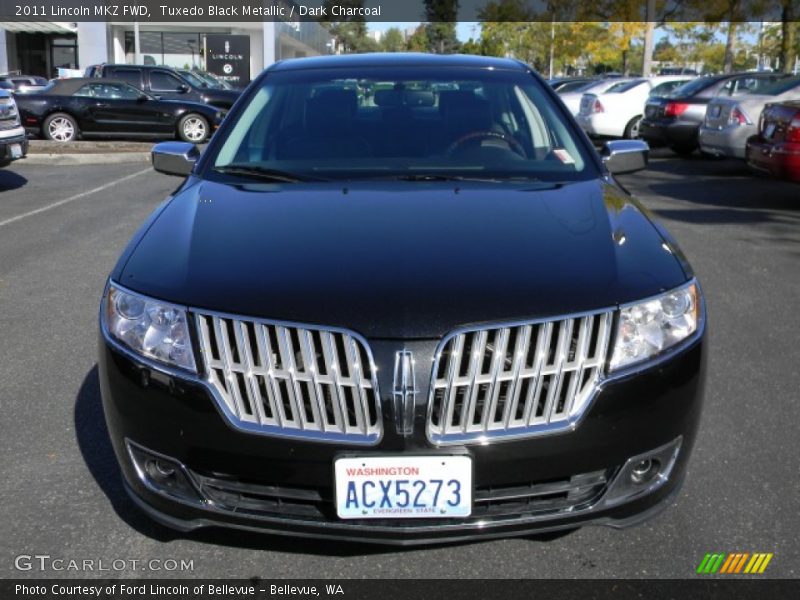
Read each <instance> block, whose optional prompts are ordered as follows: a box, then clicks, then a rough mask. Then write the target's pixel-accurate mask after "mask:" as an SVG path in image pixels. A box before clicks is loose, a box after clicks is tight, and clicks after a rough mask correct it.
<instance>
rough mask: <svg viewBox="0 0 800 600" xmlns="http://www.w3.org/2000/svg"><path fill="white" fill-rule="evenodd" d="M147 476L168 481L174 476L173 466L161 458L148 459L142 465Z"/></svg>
mask: <svg viewBox="0 0 800 600" xmlns="http://www.w3.org/2000/svg"><path fill="white" fill-rule="evenodd" d="M144 469H145V471H146V472H147V475H148V477H150V478H152V479H155V480H156V481H168V480H170V479H174V478H175V467H173V466H172V465H171V464H170V463H168V462H166V461H163V460H161V459H158V458H157V459H156V460H148V461H147V462H146V463H145V467H144Z"/></svg>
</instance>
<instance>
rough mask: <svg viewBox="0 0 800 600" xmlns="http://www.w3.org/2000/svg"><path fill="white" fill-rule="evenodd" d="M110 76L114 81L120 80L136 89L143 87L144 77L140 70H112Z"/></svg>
mask: <svg viewBox="0 0 800 600" xmlns="http://www.w3.org/2000/svg"><path fill="white" fill-rule="evenodd" d="M110 75H111V77H113V78H114V79H120V80H122V81H124V82H125V83H129V84H131V85H132V86H134V87H137V88H141V87H142V76H141V72H140V71H139V70H138V69H111V71H110Z"/></svg>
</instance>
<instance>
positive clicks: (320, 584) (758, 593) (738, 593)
mask: <svg viewBox="0 0 800 600" xmlns="http://www.w3.org/2000/svg"><path fill="white" fill-rule="evenodd" d="M758 597H762V598H769V599H770V600H772V599H775V600H779V599H783V598H800V580H796V579H795V580H789V579H777V580H754V579H746V580H732V579H719V580H708V579H702V580H701V579H678V580H675V579H672V580H670V579H662V580H646V579H574V580H565V579H543V580H537V579H527V580H513V579H510V580H509V579H497V580H495V579H476V580H445V579H430V580H423V579H412V580H400V579H395V580H392V579H368V580H350V579H342V580H308V581H304V580H284V579H271V580H267V579H264V580H261V579H258V578H252V579H242V580H217V581H214V580H203V579H194V580H193V579H164V580H149V581H148V580H133V579H131V580H125V579H122V580H120V579H96V580H91V579H82V580H81V579H62V580H55V579H40V580H9V579H7V580H2V581H0V598H2V599H3V600H10V599H23V598H37V599H45V600H51V599H58V600H90V599H98V598H100V599H103V600H158V599H164V600H167V599H169V600H205V599H206V598H208V599H217V600H219V599H222V598H230V599H237V600H239V599H242V598H252V599H253V600H275V599H288V598H291V599H292V600H319V599H320V598H322V599H325V600H336V599H339V598H341V599H342V600H374V599H375V598H380V599H381V600H424V599H427V598H441V599H447V600H472V599H475V600H486V599H487V598H502V599H503V600H531V599H535V598H581V599H584V600H606V599H607V600H628V599H631V600H633V599H636V600H640V599H641V598H648V599H649V600H659V599H660V598H691V599H692V600H706V599H707V600H712V599H719V598H724V599H725V600H745V599H747V600H750V599H752V598H758Z"/></svg>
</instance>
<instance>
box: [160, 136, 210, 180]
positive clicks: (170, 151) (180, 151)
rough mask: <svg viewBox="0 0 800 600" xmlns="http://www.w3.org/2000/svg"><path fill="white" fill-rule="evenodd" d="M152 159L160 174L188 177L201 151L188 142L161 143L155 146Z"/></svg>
mask: <svg viewBox="0 0 800 600" xmlns="http://www.w3.org/2000/svg"><path fill="white" fill-rule="evenodd" d="M151 157H152V159H153V168H154V169H155V170H156V171H158V172H159V173H165V174H166V175H178V176H180V177H186V176H187V175H189V173H191V172H192V169H193V168H194V165H195V163H196V162H197V159H198V158H200V150H198V149H197V146H195V145H194V144H189V143H187V142H161V143H160V144H156V145H155V146H153V150H152V152H151Z"/></svg>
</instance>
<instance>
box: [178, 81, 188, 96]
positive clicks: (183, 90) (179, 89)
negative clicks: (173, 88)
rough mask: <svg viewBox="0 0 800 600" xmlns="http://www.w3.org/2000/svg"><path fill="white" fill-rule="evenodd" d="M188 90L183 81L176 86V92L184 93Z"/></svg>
mask: <svg viewBox="0 0 800 600" xmlns="http://www.w3.org/2000/svg"><path fill="white" fill-rule="evenodd" d="M188 91H189V86H188V85H186V84H185V83H182V84H181V85H179V86H178V89H177V92H178V93H179V94H185V93H186V92H188Z"/></svg>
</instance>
